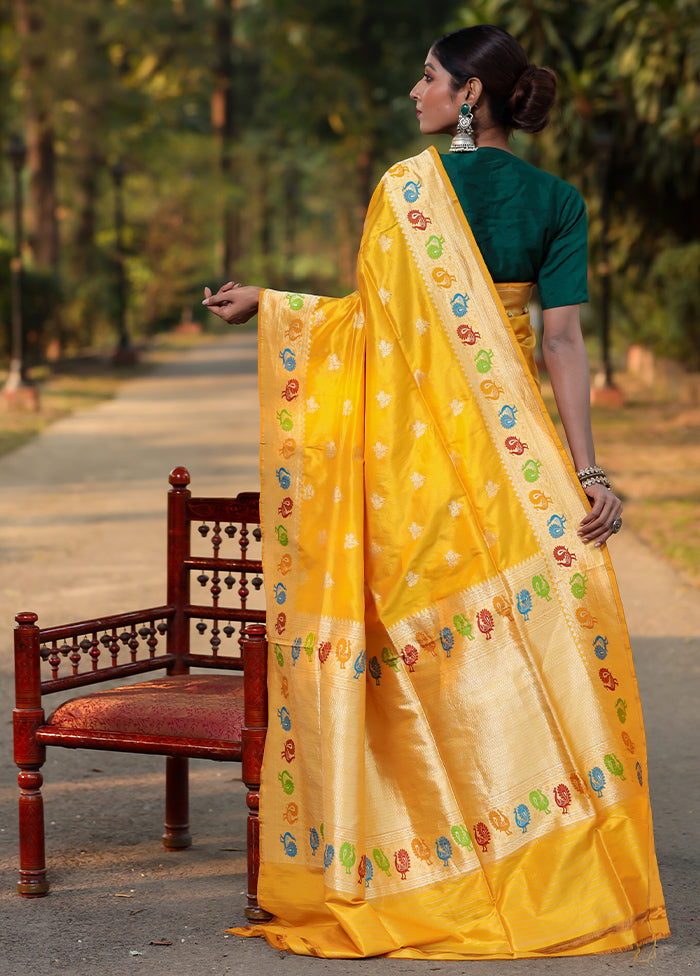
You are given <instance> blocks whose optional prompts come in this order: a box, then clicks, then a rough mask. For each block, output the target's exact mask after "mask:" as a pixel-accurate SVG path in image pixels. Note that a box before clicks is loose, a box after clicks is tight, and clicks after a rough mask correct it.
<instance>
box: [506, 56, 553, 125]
mask: <svg viewBox="0 0 700 976" xmlns="http://www.w3.org/2000/svg"><path fill="white" fill-rule="evenodd" d="M556 92H557V76H556V75H555V74H554V72H553V71H552V69H551V68H539V67H538V66H537V65H536V64H529V65H528V66H527V68H525V70H524V71H523V73H522V74H521V75H520V77H519V78H518V80H517V82H516V85H515V88H514V89H513V94H512V95H511V96H510V98H509V99H508V108H509V109H510V116H511V119H512V122H511V125H512V127H513V128H514V129H522V130H523V132H539V131H540V129H544V127H545V126H546V124H547V122H548V121H549V113H550V112H551V110H552V106H553V105H554V99H555V96H556Z"/></svg>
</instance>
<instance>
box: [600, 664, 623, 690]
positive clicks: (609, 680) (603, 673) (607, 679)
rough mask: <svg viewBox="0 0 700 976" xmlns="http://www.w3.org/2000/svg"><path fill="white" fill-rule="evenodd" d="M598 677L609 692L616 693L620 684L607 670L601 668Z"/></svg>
mask: <svg viewBox="0 0 700 976" xmlns="http://www.w3.org/2000/svg"><path fill="white" fill-rule="evenodd" d="M598 677H599V678H600V680H601V681H602V682H603V684H604V685H605V687H606V688H607V689H608V690H609V691H615V689H616V688H617V686H618V685H619V684H620V682H619V681H618V680H617V678H616V677H615V676H614V675H613V674H612V673H611V672H610V671H608V669H607V668H601V669H600V671H599V672H598Z"/></svg>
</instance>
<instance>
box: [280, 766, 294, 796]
mask: <svg viewBox="0 0 700 976" xmlns="http://www.w3.org/2000/svg"><path fill="white" fill-rule="evenodd" d="M277 779H278V780H279V781H280V783H281V784H282V789H283V791H284V792H285V793H286V794H287V796H291V795H292V793H293V792H294V780H293V779H292V777H291V776H290V775H289V773H288V772H287V770H286V769H284V770H282V772H281V773H278V774H277Z"/></svg>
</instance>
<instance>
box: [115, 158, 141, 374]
mask: <svg viewBox="0 0 700 976" xmlns="http://www.w3.org/2000/svg"><path fill="white" fill-rule="evenodd" d="M111 172H112V180H113V181H114V234H115V252H116V266H117V328H118V341H117V348H116V351H115V353H114V362H115V363H118V364H119V365H122V366H124V365H130V364H131V363H134V362H136V351H135V349H134V347H133V346H132V345H131V341H130V340H129V332H128V329H127V326H126V296H127V280H126V264H125V261H124V197H123V193H122V186H123V182H124V166H123V164H122V162H121V160H120V159H118V160H117V161H116V163H114V165H113V166H112V168H111Z"/></svg>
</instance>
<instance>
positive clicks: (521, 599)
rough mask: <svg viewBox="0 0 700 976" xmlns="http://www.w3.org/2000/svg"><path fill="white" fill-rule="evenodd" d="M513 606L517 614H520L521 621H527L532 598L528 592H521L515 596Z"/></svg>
mask: <svg viewBox="0 0 700 976" xmlns="http://www.w3.org/2000/svg"><path fill="white" fill-rule="evenodd" d="M515 605H516V606H517V608H518V613H521V614H522V616H523V620H525V621H527V620H529V619H530V611H531V610H532V596H531V595H530V591H529V590H521V591H520V592H519V593H517V594H516V596H515Z"/></svg>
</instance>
